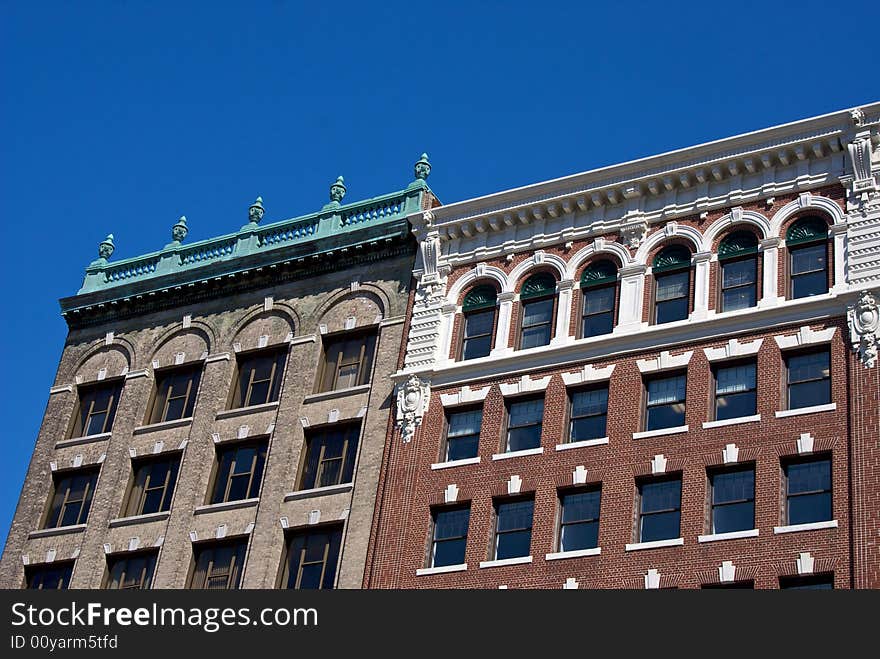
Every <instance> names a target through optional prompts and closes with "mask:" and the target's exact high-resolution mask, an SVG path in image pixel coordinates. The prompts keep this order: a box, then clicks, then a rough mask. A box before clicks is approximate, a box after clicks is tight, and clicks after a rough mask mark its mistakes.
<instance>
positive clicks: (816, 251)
mask: <svg viewBox="0 0 880 659" xmlns="http://www.w3.org/2000/svg"><path fill="white" fill-rule="evenodd" d="M827 253H828V252H827V249H826V247H825V243H820V244H818V245H811V246H809V247H800V248H796V249H792V250H791V274H792V275H800V274H803V273H805V272H815V271H817V270H825V260H826V256H827Z"/></svg>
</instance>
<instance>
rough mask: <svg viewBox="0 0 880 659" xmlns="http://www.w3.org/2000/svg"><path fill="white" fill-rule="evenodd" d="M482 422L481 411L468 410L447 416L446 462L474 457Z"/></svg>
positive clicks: (477, 447)
mask: <svg viewBox="0 0 880 659" xmlns="http://www.w3.org/2000/svg"><path fill="white" fill-rule="evenodd" d="M482 420H483V411H482V410H468V411H466V412H455V413H453V414H450V415H449V428H448V431H447V434H446V459H447V460H464V459H466V458H473V457H476V455H477V451H478V450H479V442H480V424H481V423H482Z"/></svg>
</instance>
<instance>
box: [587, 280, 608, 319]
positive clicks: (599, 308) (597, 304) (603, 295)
mask: <svg viewBox="0 0 880 659" xmlns="http://www.w3.org/2000/svg"><path fill="white" fill-rule="evenodd" d="M614 290H615V288H614V287H613V286H608V287H606V288H594V289H584V314H585V315H587V314H597V313H602V312H605V311H612V310H613V309H614Z"/></svg>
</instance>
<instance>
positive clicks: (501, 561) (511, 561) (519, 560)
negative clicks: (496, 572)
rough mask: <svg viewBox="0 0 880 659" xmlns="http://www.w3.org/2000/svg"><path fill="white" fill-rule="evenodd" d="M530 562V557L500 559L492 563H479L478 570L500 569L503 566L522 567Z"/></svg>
mask: <svg viewBox="0 0 880 659" xmlns="http://www.w3.org/2000/svg"><path fill="white" fill-rule="evenodd" d="M531 562H532V557H531V556H517V557H516V558H501V559H496V560H493V561H480V568H485V567H502V566H504V565H524V564H526V563H531Z"/></svg>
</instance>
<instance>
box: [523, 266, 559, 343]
mask: <svg viewBox="0 0 880 659" xmlns="http://www.w3.org/2000/svg"><path fill="white" fill-rule="evenodd" d="M519 299H520V304H521V305H522V313H520V331H519V342H518V346H517V347H518V348H520V349H526V348H537V347H538V346H545V345H547V344H548V343H550V338H551V336H552V335H553V316H554V313H553V312H554V311H555V309H556V279H555V278H554V277H553V275H552V274H550V273H549V272H539V273H537V274H534V275H532V276H531V277H529V278H528V279H526V281H525V283H523V285H522V289H521V290H520V294H519Z"/></svg>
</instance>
